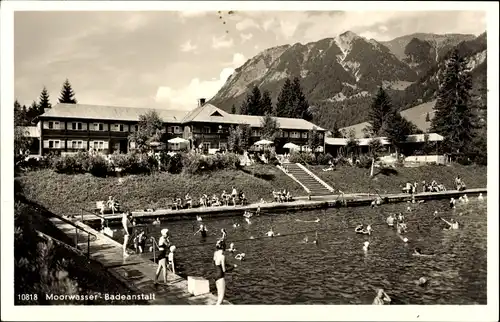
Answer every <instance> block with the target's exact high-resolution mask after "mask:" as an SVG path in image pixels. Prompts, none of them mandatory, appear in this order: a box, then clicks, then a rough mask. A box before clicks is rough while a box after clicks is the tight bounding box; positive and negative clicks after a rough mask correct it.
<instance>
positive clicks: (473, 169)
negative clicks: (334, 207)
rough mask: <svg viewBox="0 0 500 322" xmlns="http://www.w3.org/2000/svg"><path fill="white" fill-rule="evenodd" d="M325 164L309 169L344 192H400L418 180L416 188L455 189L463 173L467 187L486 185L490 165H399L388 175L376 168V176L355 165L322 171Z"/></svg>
mask: <svg viewBox="0 0 500 322" xmlns="http://www.w3.org/2000/svg"><path fill="white" fill-rule="evenodd" d="M324 168H325V166H311V167H310V169H311V170H312V171H313V172H314V173H315V174H316V175H317V176H318V177H319V178H321V179H322V180H323V181H325V182H326V183H328V184H329V185H331V186H332V187H333V188H334V189H340V190H342V191H343V192H345V193H356V192H359V193H368V192H370V193H375V190H374V189H377V190H378V192H379V193H400V192H401V188H402V187H403V186H404V185H405V184H406V182H407V181H410V182H412V183H413V182H415V181H416V182H418V183H419V187H417V190H418V191H419V192H420V191H422V186H421V182H422V181H423V180H425V181H426V182H431V181H432V180H436V181H437V183H441V184H444V185H445V187H446V188H447V189H454V180H455V177H456V176H457V175H460V177H461V178H462V180H464V182H465V184H466V185H467V188H484V187H486V183H487V179H486V175H487V172H488V171H487V167H485V166H476V165H470V166H462V165H459V164H453V165H450V166H437V165H427V166H422V167H418V168H397V169H396V171H397V173H395V174H391V175H385V174H382V173H378V169H377V168H375V170H374V173H375V176H374V177H373V178H370V169H360V168H356V167H337V169H336V170H335V171H327V172H325V171H322V169H324Z"/></svg>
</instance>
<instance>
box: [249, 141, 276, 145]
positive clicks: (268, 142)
mask: <svg viewBox="0 0 500 322" xmlns="http://www.w3.org/2000/svg"><path fill="white" fill-rule="evenodd" d="M273 143H274V142H273V141H269V140H260V141H257V142H255V143H254V144H255V145H269V144H273Z"/></svg>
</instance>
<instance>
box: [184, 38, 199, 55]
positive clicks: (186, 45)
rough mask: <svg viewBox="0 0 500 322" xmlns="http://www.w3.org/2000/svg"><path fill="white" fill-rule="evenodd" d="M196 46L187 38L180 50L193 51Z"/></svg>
mask: <svg viewBox="0 0 500 322" xmlns="http://www.w3.org/2000/svg"><path fill="white" fill-rule="evenodd" d="M197 48H198V46H196V45H192V44H191V40H188V41H186V42H185V43H184V44H182V45H181V51H182V52H185V53H188V52H192V51H195V50H196V49H197Z"/></svg>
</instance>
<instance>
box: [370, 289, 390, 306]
mask: <svg viewBox="0 0 500 322" xmlns="http://www.w3.org/2000/svg"><path fill="white" fill-rule="evenodd" d="M386 303H387V304H388V303H391V298H390V297H389V295H387V294H386V293H385V292H384V290H383V289H381V288H380V289H378V290H377V296H376V297H375V299H374V300H373V305H384V304H386Z"/></svg>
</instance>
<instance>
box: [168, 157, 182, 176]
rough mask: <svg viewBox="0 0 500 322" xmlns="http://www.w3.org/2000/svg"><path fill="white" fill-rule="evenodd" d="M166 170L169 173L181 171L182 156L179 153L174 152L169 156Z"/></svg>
mask: <svg viewBox="0 0 500 322" xmlns="http://www.w3.org/2000/svg"><path fill="white" fill-rule="evenodd" d="M167 171H168V172H170V173H181V171H182V156H181V155H180V154H179V153H176V154H174V155H173V156H172V157H171V158H170V162H169V163H168V166H167Z"/></svg>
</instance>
